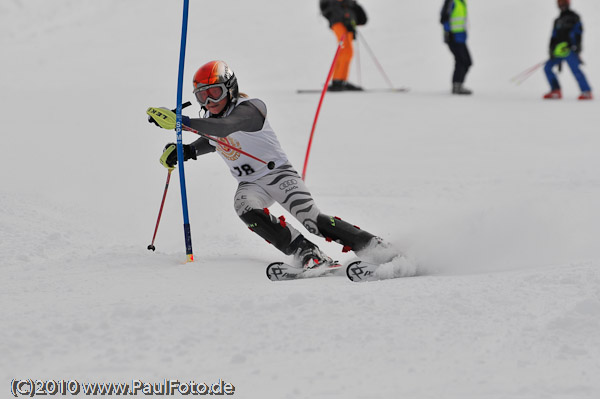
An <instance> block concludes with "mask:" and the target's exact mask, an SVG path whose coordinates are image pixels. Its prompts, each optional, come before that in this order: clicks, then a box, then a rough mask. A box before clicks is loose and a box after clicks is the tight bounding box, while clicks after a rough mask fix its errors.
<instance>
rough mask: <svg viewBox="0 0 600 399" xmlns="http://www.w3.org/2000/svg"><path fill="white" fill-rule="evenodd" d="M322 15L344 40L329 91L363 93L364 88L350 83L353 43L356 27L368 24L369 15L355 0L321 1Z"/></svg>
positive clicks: (335, 32) (334, 31) (340, 38)
mask: <svg viewBox="0 0 600 399" xmlns="http://www.w3.org/2000/svg"><path fill="white" fill-rule="evenodd" d="M319 6H320V8H321V13H322V14H323V16H324V17H325V18H327V20H328V21H329V27H330V28H331V30H332V31H333V33H334V34H335V36H336V37H337V41H338V43H339V42H340V41H342V38H343V39H344V40H343V43H342V49H341V51H340V54H339V55H338V59H337V61H336V64H335V67H334V70H333V78H332V81H331V85H330V86H329V87H328V88H327V90H328V91H346V90H349V91H362V90H363V89H362V87H360V86H357V85H354V84H352V83H350V82H348V75H349V73H350V63H351V62H352V57H353V56H354V48H353V47H352V41H353V40H354V39H355V35H356V26H359V25H364V24H366V23H367V14H366V13H365V11H364V9H363V8H362V7H361V6H360V5H359V4H358V3H357V2H356V1H355V0H320V2H319ZM344 35H345V36H344Z"/></svg>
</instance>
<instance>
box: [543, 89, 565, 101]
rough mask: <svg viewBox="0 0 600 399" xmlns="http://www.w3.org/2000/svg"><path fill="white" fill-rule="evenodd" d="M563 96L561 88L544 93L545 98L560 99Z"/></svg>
mask: <svg viewBox="0 0 600 399" xmlns="http://www.w3.org/2000/svg"><path fill="white" fill-rule="evenodd" d="M561 98H562V92H561V91H560V89H556V90H552V91H550V92H549V93H546V94H544V100H560V99H561Z"/></svg>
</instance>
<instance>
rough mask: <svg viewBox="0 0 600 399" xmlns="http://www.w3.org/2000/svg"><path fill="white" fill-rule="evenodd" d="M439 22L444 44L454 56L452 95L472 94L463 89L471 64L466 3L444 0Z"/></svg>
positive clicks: (461, 0)
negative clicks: (442, 29) (442, 28)
mask: <svg viewBox="0 0 600 399" xmlns="http://www.w3.org/2000/svg"><path fill="white" fill-rule="evenodd" d="M440 22H441V24H442V25H443V27H444V42H445V43H446V44H447V45H448V47H449V48H450V51H451V52H452V55H454V74H453V76H452V94H466V95H468V94H472V93H473V92H472V91H471V90H469V89H467V88H465V87H464V86H463V85H464V81H465V76H466V75H467V72H468V71H469V68H470V67H471V65H472V64H473V62H472V61H471V54H469V49H468V48H467V2H466V0H445V1H444V5H443V6H442V11H441V18H440Z"/></svg>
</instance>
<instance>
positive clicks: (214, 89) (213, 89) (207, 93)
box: [194, 83, 227, 106]
mask: <svg viewBox="0 0 600 399" xmlns="http://www.w3.org/2000/svg"><path fill="white" fill-rule="evenodd" d="M194 94H195V95H196V99H197V100H198V102H199V103H200V105H202V106H205V105H206V104H208V102H209V101H212V102H213V103H216V102H219V101H221V100H222V99H224V98H225V97H226V96H227V87H225V83H215V84H212V85H207V86H202V87H199V88H197V89H196V90H194Z"/></svg>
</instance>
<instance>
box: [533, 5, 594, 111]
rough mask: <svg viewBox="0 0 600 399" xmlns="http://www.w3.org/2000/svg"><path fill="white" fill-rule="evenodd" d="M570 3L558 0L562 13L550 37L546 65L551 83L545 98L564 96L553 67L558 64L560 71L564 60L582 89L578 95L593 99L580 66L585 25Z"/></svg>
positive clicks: (555, 22)
mask: <svg viewBox="0 0 600 399" xmlns="http://www.w3.org/2000/svg"><path fill="white" fill-rule="evenodd" d="M570 3H571V2H570V0H558V1H557V4H558V8H559V9H560V15H559V17H558V18H556V19H555V20H554V28H553V29H552V37H551V38H550V59H549V60H548V61H547V62H546V65H545V66H544V71H545V72H546V78H548V83H550V92H549V93H546V94H545V95H544V98H545V99H560V98H562V91H561V90H560V84H559V83H558V78H557V77H556V75H555V74H554V72H553V71H552V69H553V68H554V67H555V66H556V65H558V69H559V71H560V70H561V69H562V62H563V61H566V62H567V64H568V65H569V67H570V68H571V72H573V75H574V76H575V79H577V83H578V84H579V88H580V89H581V95H580V96H579V97H578V98H579V100H591V99H592V89H591V88H590V85H589V84H588V82H587V80H586V78H585V75H584V74H583V72H582V71H581V69H580V68H579V65H580V64H582V62H581V58H579V53H581V35H582V34H583V25H582V24H581V20H580V18H579V15H577V14H576V13H575V12H573V11H572V10H571V9H570Z"/></svg>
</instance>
